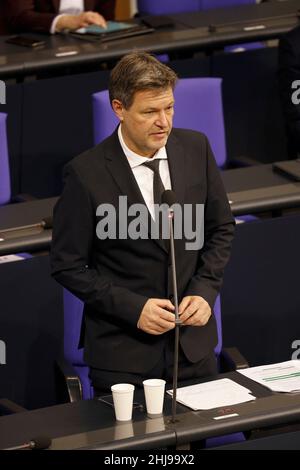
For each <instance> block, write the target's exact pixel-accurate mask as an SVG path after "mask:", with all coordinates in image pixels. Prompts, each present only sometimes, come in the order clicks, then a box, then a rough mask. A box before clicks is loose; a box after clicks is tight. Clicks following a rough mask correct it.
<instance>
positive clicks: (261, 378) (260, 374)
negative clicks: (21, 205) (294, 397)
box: [237, 360, 300, 392]
mask: <svg viewBox="0 0 300 470" xmlns="http://www.w3.org/2000/svg"><path fill="white" fill-rule="evenodd" d="M237 372H239V373H240V374H242V375H245V376H246V377H248V378H249V379H252V380H254V381H255V382H258V383H260V384H261V385H264V386H265V387H267V388H269V389H270V390H273V391H274V392H294V391H298V390H299V391H300V361H297V360H294V361H286V362H279V363H277V364H269V365H265V366H258V367H249V368H248V369H241V370H238V371H237Z"/></svg>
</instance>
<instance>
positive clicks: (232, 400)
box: [167, 379, 255, 410]
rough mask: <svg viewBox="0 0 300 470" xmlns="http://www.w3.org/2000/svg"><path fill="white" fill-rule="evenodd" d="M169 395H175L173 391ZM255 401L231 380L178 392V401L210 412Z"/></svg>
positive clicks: (204, 384) (192, 407)
mask: <svg viewBox="0 0 300 470" xmlns="http://www.w3.org/2000/svg"><path fill="white" fill-rule="evenodd" d="M167 393H169V394H170V395H173V390H169V391H168V392H167ZM251 400H255V397H254V396H253V395H251V392H250V390H248V389H247V388H245V387H242V386H241V385H239V384H237V383H236V382H234V381H233V380H230V379H219V380H213V381H211V382H205V383H202V384H197V385H190V386H188V387H182V388H179V389H178V390H177V395H176V401H178V402H179V403H182V404H183V405H185V406H188V407H189V408H191V409H192V410H210V409H212V408H218V407H223V406H231V405H236V404H238V403H245V402H247V401H251Z"/></svg>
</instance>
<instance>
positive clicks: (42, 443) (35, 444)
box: [30, 436, 52, 450]
mask: <svg viewBox="0 0 300 470" xmlns="http://www.w3.org/2000/svg"><path fill="white" fill-rule="evenodd" d="M51 442H52V441H51V439H50V438H49V437H46V436H38V437H35V438H34V439H31V441H30V448H31V449H32V450H42V449H48V447H50V446H51Z"/></svg>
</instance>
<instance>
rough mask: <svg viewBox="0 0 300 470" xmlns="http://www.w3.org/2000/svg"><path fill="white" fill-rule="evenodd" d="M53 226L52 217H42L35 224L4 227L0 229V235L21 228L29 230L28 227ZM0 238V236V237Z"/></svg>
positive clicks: (46, 227) (47, 227)
mask: <svg viewBox="0 0 300 470" xmlns="http://www.w3.org/2000/svg"><path fill="white" fill-rule="evenodd" d="M52 226H53V217H52V216H49V217H44V218H43V220H42V221H41V222H38V223H36V224H30V225H20V226H18V227H12V228H5V229H3V230H1V229H0V235H3V234H6V233H10V232H18V231H22V230H30V229H33V228H34V229H35V228H41V229H43V230H46V229H49V228H52ZM1 238H2V237H1Z"/></svg>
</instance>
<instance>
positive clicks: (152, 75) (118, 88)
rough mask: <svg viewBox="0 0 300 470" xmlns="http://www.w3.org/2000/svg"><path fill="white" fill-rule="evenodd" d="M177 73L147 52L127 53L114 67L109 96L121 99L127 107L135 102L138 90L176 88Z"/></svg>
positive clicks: (112, 98)
mask: <svg viewBox="0 0 300 470" xmlns="http://www.w3.org/2000/svg"><path fill="white" fill-rule="evenodd" d="M177 79H178V77H177V75H176V73H175V72H174V71H173V70H172V69H170V67H167V66H166V65H164V64H162V63H161V62H159V60H157V59H156V58H155V57H153V56H152V55H151V54H148V53H147V52H141V51H137V52H132V53H130V54H127V55H125V56H124V57H123V58H122V59H121V60H120V61H119V62H118V63H117V65H116V66H115V67H114V68H113V70H112V71H111V74H110V81H109V98H110V102H111V103H112V101H113V100H115V99H116V100H119V101H121V103H122V104H123V106H124V108H125V109H128V108H130V106H131V105H132V103H133V99H134V94H135V93H136V92H137V91H142V90H151V89H166V88H169V87H171V88H172V90H174V88H175V85H176V82H177Z"/></svg>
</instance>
